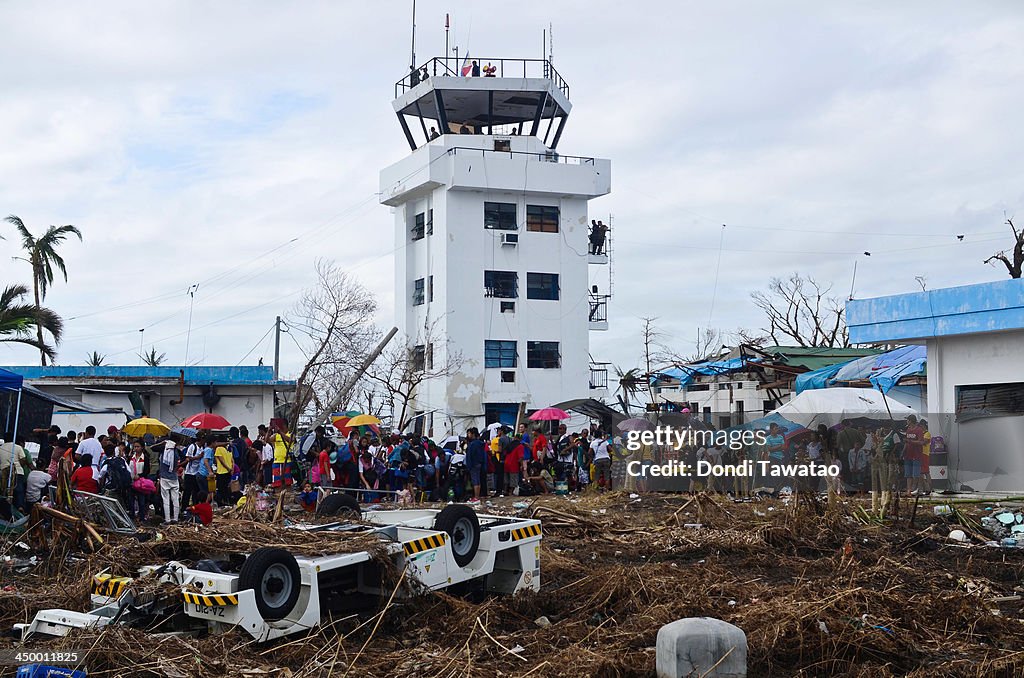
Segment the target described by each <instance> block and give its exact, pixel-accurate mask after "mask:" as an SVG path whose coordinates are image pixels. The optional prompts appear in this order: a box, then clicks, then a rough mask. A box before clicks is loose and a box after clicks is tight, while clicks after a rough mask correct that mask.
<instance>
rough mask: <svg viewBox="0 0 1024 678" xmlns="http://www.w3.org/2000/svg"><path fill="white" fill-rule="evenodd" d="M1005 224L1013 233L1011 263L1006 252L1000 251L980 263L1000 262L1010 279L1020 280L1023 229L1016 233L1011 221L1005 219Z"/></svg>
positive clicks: (1023, 249)
mask: <svg viewBox="0 0 1024 678" xmlns="http://www.w3.org/2000/svg"><path fill="white" fill-rule="evenodd" d="M1006 223H1007V224H1009V226H1010V231H1012V232H1013V261H1012V262H1011V261H1010V259H1009V257H1007V255H1006V250H1000V251H999V252H996V253H995V254H993V255H992V256H991V257H989V258H988V259H986V260H985V261H983V262H982V263H985V264H988V263H991V262H993V261H1001V262H1003V266H1005V267H1006V271H1007V273H1009V274H1010V277H1011V278H1020V276H1021V268H1022V267H1024V229H1021V230H1019V231H1018V230H1017V227H1016V226H1014V225H1013V219H1007V220H1006Z"/></svg>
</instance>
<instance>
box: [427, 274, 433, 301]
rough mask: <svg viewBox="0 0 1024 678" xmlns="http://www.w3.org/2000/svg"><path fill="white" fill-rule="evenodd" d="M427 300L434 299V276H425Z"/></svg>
mask: <svg viewBox="0 0 1024 678" xmlns="http://www.w3.org/2000/svg"><path fill="white" fill-rule="evenodd" d="M427 301H434V276H430V277H429V278H427Z"/></svg>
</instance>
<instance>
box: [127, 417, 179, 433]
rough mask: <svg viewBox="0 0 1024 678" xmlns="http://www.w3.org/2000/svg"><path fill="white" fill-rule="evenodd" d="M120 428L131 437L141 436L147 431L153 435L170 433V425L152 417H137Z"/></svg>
mask: <svg viewBox="0 0 1024 678" xmlns="http://www.w3.org/2000/svg"><path fill="white" fill-rule="evenodd" d="M121 430H122V431H124V433H125V435H129V436H131V437H132V438H141V437H142V436H144V435H146V434H147V433H151V434H153V435H154V436H165V435H167V434H168V433H170V431H171V427H170V426H168V425H167V424H165V423H163V422H162V421H160V420H159V419H154V418H153V417H139V418H138V419H132V420H131V421H129V422H128V423H127V424H125V425H124V426H123V427H122V428H121Z"/></svg>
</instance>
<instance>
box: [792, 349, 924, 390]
mask: <svg viewBox="0 0 1024 678" xmlns="http://www.w3.org/2000/svg"><path fill="white" fill-rule="evenodd" d="M927 361H928V358H927V354H926V351H925V347H924V346H902V347H900V348H897V349H895V350H892V351H888V352H886V353H881V354H879V355H869V356H865V357H863V358H857V359H856V360H850V361H848V362H845V363H840V364H838V365H830V366H829V367H823V368H822V369H820V370H814V371H813V372H805V373H804V374H801V375H798V376H797V378H796V392H797V393H803V392H804V391H810V390H812V389H817V388H828V387H829V386H834V385H836V384H842V383H849V382H854V381H865V380H866V381H869V382H870V383H871V385H872V386H874V387H875V388H880V389H881V390H882V393H886V392H888V391H889V389H891V388H892V387H893V386H895V385H896V384H897V383H898V382H899V380H900V379H902V378H903V377H906V376H910V375H920V374H924V372H925V369H926V366H927Z"/></svg>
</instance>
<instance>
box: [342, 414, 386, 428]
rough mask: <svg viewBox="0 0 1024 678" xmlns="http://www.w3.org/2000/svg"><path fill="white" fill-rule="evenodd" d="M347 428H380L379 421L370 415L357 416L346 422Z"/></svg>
mask: <svg viewBox="0 0 1024 678" xmlns="http://www.w3.org/2000/svg"><path fill="white" fill-rule="evenodd" d="M346 425H347V426H380V419H378V418H377V417H375V416H373V415H372V414H357V415H356V416H354V417H352V418H351V419H349V420H348V423H347V424H346Z"/></svg>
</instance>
